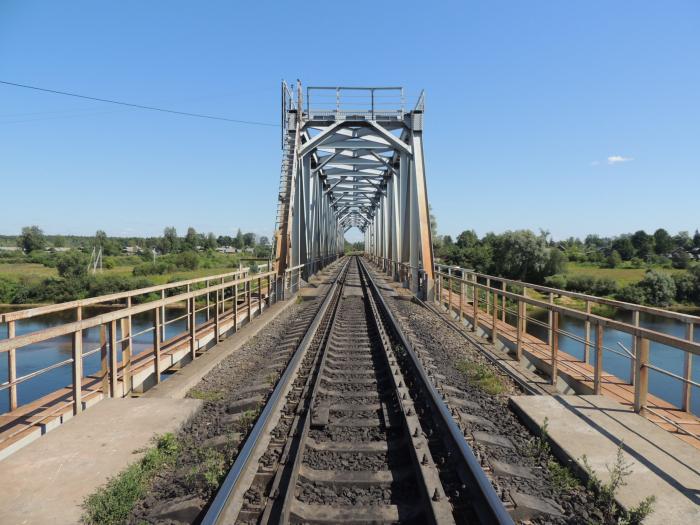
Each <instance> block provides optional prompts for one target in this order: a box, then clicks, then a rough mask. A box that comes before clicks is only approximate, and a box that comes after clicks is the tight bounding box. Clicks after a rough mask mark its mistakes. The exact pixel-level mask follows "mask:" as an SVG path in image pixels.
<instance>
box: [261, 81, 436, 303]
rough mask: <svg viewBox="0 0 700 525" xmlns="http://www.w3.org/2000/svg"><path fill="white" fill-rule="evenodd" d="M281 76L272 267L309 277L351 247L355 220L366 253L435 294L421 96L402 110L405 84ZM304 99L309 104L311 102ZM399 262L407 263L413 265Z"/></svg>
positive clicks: (282, 272)
mask: <svg viewBox="0 0 700 525" xmlns="http://www.w3.org/2000/svg"><path fill="white" fill-rule="evenodd" d="M303 93H304V92H303V90H302V86H301V83H300V82H297V84H296V89H295V93H293V92H292V90H291V89H290V87H289V86H288V85H287V84H286V83H285V82H283V83H282V97H281V98H282V150H283V161H282V174H281V177H280V191H279V207H278V214H277V224H276V228H275V268H276V271H277V274H278V276H279V277H280V278H284V277H285V275H286V274H287V272H288V271H289V269H290V268H299V267H301V268H302V275H303V277H304V278H305V279H308V278H309V277H310V276H311V275H313V274H314V273H316V272H317V271H318V270H319V269H321V268H322V267H323V266H325V265H326V264H328V262H330V261H331V260H333V259H335V258H336V257H337V256H338V255H340V254H342V253H343V251H344V235H345V233H346V232H347V231H348V230H349V229H350V228H352V227H357V228H359V229H360V230H361V231H362V232H363V233H364V239H365V252H366V253H368V254H370V255H374V256H377V257H381V258H384V259H389V260H394V261H397V262H398V263H400V264H399V266H389V267H387V268H386V271H387V273H388V274H390V275H392V276H393V277H394V278H395V279H396V280H402V281H404V282H405V283H406V284H407V285H409V286H410V287H411V288H412V289H413V291H416V292H418V291H419V288H418V286H419V284H418V283H419V282H421V283H422V286H421V288H420V291H421V293H422V295H423V296H424V297H426V298H429V297H432V290H433V280H434V277H433V250H432V239H431V231H430V212H429V206H428V196H427V183H426V175H425V160H424V154H423V115H424V105H425V104H424V101H425V97H424V94H423V93H421V95H420V97H419V99H418V102H417V103H416V105H415V107H414V108H413V109H412V110H409V111H407V110H406V109H405V101H404V93H403V89H402V88H400V87H308V88H307V89H306V99H305V100H304V96H303ZM304 102H305V103H304ZM399 268H407V269H408V272H409V275H406V272H403V271H399Z"/></svg>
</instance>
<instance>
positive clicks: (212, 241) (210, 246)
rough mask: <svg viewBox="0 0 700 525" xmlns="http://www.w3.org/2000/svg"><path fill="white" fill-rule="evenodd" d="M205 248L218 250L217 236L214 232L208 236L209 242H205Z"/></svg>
mask: <svg viewBox="0 0 700 525" xmlns="http://www.w3.org/2000/svg"><path fill="white" fill-rule="evenodd" d="M204 246H205V247H206V249H207V250H216V236H215V235H214V234H213V233H212V232H209V233H208V234H207V240H206V241H205V242H204Z"/></svg>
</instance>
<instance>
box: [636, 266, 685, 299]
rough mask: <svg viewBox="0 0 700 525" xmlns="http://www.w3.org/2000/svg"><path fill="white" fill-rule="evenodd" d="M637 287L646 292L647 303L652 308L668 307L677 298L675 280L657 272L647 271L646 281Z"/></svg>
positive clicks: (643, 280)
mask: <svg viewBox="0 0 700 525" xmlns="http://www.w3.org/2000/svg"><path fill="white" fill-rule="evenodd" d="M637 286H639V287H640V288H641V289H642V290H643V291H644V297H645V300H646V303H647V304H649V305H652V306H668V305H670V304H671V303H672V302H673V300H674V299H675V297H676V283H675V282H674V281H673V278H672V277H671V276H670V275H668V274H666V273H662V272H657V271H656V270H647V272H646V274H645V275H644V279H642V281H641V282H640V283H639V284H637Z"/></svg>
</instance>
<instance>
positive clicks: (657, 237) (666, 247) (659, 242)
mask: <svg viewBox="0 0 700 525" xmlns="http://www.w3.org/2000/svg"><path fill="white" fill-rule="evenodd" d="M672 249H673V239H672V238H671V235H669V233H668V232H667V231H666V230H664V229H663V228H659V229H658V230H656V231H655V232H654V251H655V252H656V253H657V254H659V255H666V254H667V253H670V252H671V250H672Z"/></svg>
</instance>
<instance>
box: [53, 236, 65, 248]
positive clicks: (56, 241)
mask: <svg viewBox="0 0 700 525" xmlns="http://www.w3.org/2000/svg"><path fill="white" fill-rule="evenodd" d="M65 245H66V238H65V237H63V236H62V235H56V237H54V238H53V247H54V248H63V247H64V246H65Z"/></svg>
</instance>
